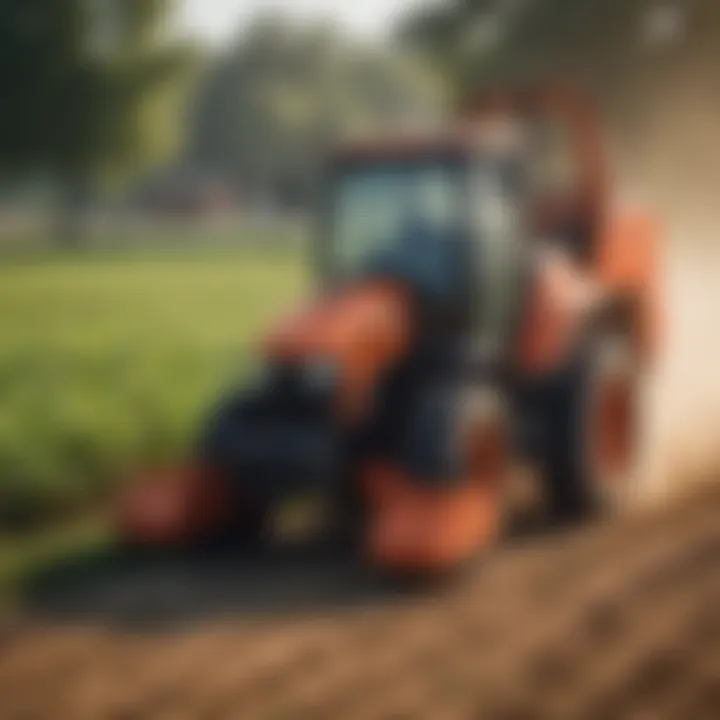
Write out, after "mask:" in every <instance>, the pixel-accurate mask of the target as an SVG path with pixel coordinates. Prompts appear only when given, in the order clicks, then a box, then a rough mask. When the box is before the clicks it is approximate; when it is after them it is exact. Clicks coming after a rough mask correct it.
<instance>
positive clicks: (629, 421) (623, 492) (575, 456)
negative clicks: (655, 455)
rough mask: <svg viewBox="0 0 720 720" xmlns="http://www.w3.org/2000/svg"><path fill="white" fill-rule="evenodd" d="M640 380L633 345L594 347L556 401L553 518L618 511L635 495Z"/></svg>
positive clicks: (551, 418) (551, 455) (550, 462)
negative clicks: (632, 491)
mask: <svg viewBox="0 0 720 720" xmlns="http://www.w3.org/2000/svg"><path fill="white" fill-rule="evenodd" d="M638 409H639V376H638V372H637V362H636V354H635V352H634V348H633V344H632V342H631V341H630V339H629V338H628V337H626V336H624V335H622V334H613V333H605V334H603V335H601V336H600V337H598V338H597V339H595V340H594V341H592V342H591V343H589V344H588V346H587V347H586V348H585V349H584V351H583V352H582V353H581V354H580V356H579V357H578V358H577V359H576V361H575V362H574V363H573V367H571V368H570V369H569V370H568V371H567V373H565V375H564V376H563V378H561V380H560V381H559V387H558V388H557V390H556V391H555V392H554V393H553V396H552V398H551V399H550V403H549V407H548V412H547V416H546V421H547V427H548V439H547V447H546V450H545V462H544V465H545V467H544V472H545V476H546V485H547V490H548V493H549V509H550V513H551V517H552V519H554V520H558V521H561V522H562V521H565V522H567V521H575V520H578V519H582V518H584V517H587V516H592V515H598V514H606V513H608V512H611V511H614V510H615V509H617V507H618V506H619V505H622V504H623V502H625V501H626V500H627V497H628V495H629V493H630V491H631V487H632V480H633V474H634V471H635V469H636V460H637V455H638V445H639V443H638V438H639V432H638V430H639V427H638V417H639V413H638Z"/></svg>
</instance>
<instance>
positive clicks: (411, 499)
mask: <svg viewBox="0 0 720 720" xmlns="http://www.w3.org/2000/svg"><path fill="white" fill-rule="evenodd" d="M495 480H497V478H495ZM363 485H364V491H365V493H366V496H367V499H368V505H369V509H370V513H369V519H368V526H367V529H366V533H367V534H366V551H367V553H368V555H369V557H370V560H371V561H372V562H373V563H375V564H376V565H378V566H379V567H382V568H385V569H388V570H400V571H405V572H438V571H442V570H445V569H448V568H450V567H454V566H455V565H457V564H458V563H461V562H463V561H464V560H467V559H469V558H470V557H471V556H472V555H473V554H474V553H475V551H476V550H478V549H480V548H483V547H486V546H487V545H488V544H490V543H491V542H492V540H494V538H495V537H496V535H497V533H498V530H499V523H500V518H499V512H498V510H499V497H498V493H497V490H498V487H497V485H496V484H495V483H492V484H486V483H484V482H482V481H481V480H480V478H472V479H470V480H468V481H467V482H462V483H460V484H458V485H457V486H453V487H451V488H426V487H422V486H420V485H419V484H418V483H417V481H415V480H414V479H413V478H411V477H408V476H407V475H405V474H404V473H403V471H402V470H400V469H397V468H394V467H392V466H389V465H380V464H379V465H376V466H373V467H370V468H368V470H367V471H366V473H365V476H364V484H363Z"/></svg>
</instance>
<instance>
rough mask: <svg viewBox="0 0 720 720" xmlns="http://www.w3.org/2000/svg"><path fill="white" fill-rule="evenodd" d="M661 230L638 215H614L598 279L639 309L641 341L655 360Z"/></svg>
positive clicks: (605, 230)
mask: <svg viewBox="0 0 720 720" xmlns="http://www.w3.org/2000/svg"><path fill="white" fill-rule="evenodd" d="M656 238H657V228H656V225H655V223H654V222H653V221H652V220H651V219H650V218H648V217H646V216H644V215H642V214H641V213H638V212H625V213H617V214H610V215H609V217H608V218H607V220H606V222H605V226H604V227H603V230H602V234H601V237H600V241H599V244H598V270H597V272H598V277H599V280H600V281H601V282H602V283H603V285H605V286H606V287H607V288H608V289H609V290H610V291H611V292H615V293H618V294H620V295H622V296H625V297H629V298H631V299H632V301H633V302H634V303H636V305H637V309H638V322H639V327H638V333H639V337H638V341H639V346H640V349H641V351H643V353H644V355H645V356H646V357H651V356H652V355H653V353H654V352H655V351H656V350H657V348H658V345H659V342H660V316H659V314H660V313H659V303H658V297H659V294H658V291H659V287H658V286H659V276H660V274H659V268H658V267H657V248H656V242H657V240H656Z"/></svg>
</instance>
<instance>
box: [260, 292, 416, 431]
mask: <svg viewBox="0 0 720 720" xmlns="http://www.w3.org/2000/svg"><path fill="white" fill-rule="evenodd" d="M410 305H411V303H410V300H409V297H408V296H407V294H406V291H405V290H404V289H403V288H402V287H401V286H399V285H394V284H391V283H385V282H363V283H358V284H356V285H353V286H350V287H347V288H344V289H342V290H340V291H337V292H330V293H328V294H326V295H324V296H321V297H320V298H319V299H318V300H317V301H316V302H315V303H313V304H311V305H310V306H309V307H307V308H305V309H303V310H301V311H300V312H297V313H295V314H294V315H292V316H290V317H289V318H286V319H285V320H283V321H282V322H281V323H280V324H279V325H278V326H277V327H276V328H275V329H274V330H273V331H272V332H271V333H270V335H269V337H268V338H267V341H266V344H265V356H266V357H267V359H268V360H269V361H270V362H271V363H275V364H280V365H285V366H288V365H292V366H297V365H301V364H304V365H306V366H307V367H310V368H313V367H314V368H317V369H318V371H319V372H323V371H326V372H328V373H332V375H333V376H334V379H335V382H336V383H337V402H338V406H337V408H338V411H339V412H340V415H341V417H342V418H343V419H346V420H352V419H354V418H357V417H358V415H361V414H362V410H363V409H364V407H365V405H366V402H367V399H368V396H369V395H370V393H371V390H372V387H373V386H374V384H375V383H376V382H377V379H378V376H379V375H381V374H382V373H383V372H384V371H385V370H387V369H388V368H389V367H390V366H392V365H393V364H394V363H395V362H396V361H398V360H399V359H400V358H401V357H402V356H403V354H404V353H405V351H406V350H407V348H408V345H409V344H410V340H411V336H412V326H413V318H412V315H413V313H412V309H411V307H410Z"/></svg>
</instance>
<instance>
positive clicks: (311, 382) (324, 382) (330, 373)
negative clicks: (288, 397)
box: [303, 359, 339, 392]
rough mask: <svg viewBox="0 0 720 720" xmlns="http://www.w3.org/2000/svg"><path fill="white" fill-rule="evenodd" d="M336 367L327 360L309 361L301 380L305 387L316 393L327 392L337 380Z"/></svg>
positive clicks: (332, 362)
mask: <svg viewBox="0 0 720 720" xmlns="http://www.w3.org/2000/svg"><path fill="white" fill-rule="evenodd" d="M338 375H339V372H338V367H337V364H336V363H335V361H333V360H327V359H318V360H311V361H309V362H308V364H307V365H306V366H305V369H304V371H303V378H304V381H305V383H306V384H307V387H308V388H310V389H312V390H314V391H316V392H329V391H330V390H332V389H333V388H334V387H335V384H336V383H337V379H338Z"/></svg>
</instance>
